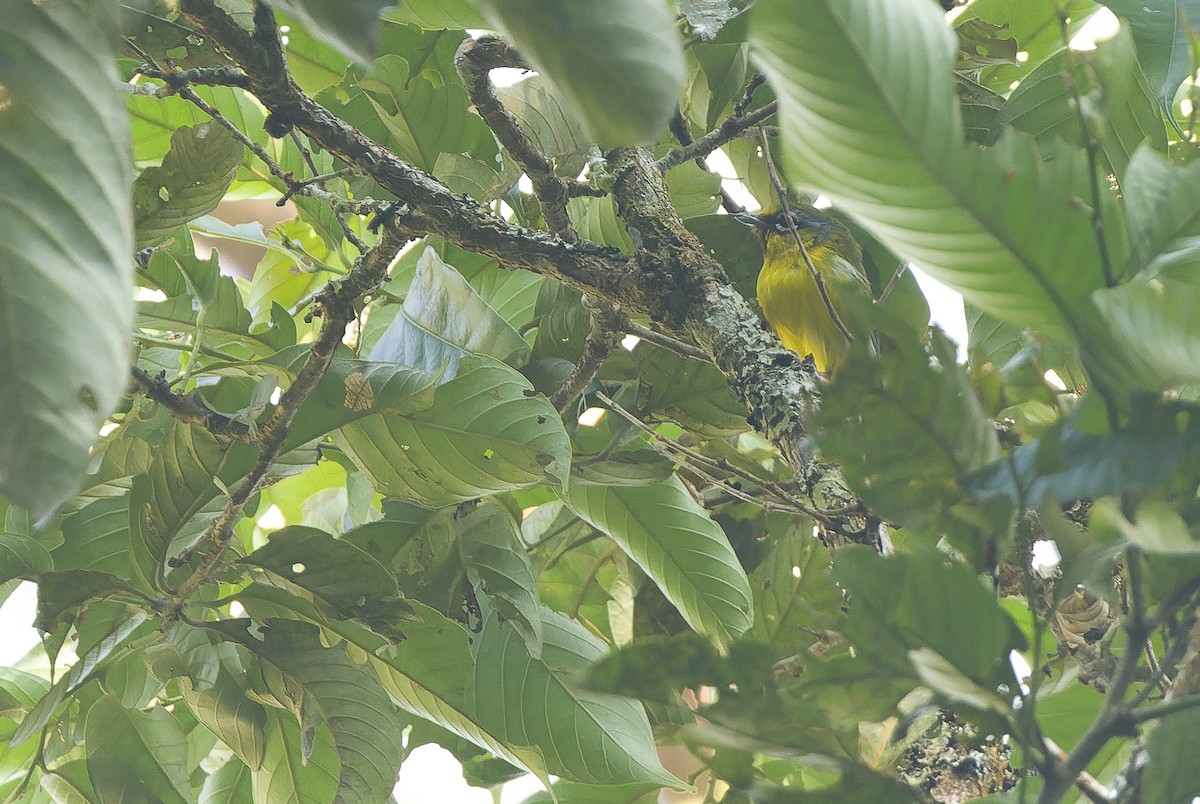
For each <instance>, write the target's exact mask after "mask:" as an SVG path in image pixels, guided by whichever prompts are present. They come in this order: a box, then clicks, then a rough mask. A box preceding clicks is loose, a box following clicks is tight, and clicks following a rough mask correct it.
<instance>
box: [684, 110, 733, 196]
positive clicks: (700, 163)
mask: <svg viewBox="0 0 1200 804" xmlns="http://www.w3.org/2000/svg"><path fill="white" fill-rule="evenodd" d="M668 127H669V128H670V129H671V134H672V135H674V137H675V139H677V140H679V144H680V145H682V146H684V147H687V146H688V145H692V144H693V143H695V142H696V139H695V137H693V136H692V132H691V129H689V128H688V122H687V118H685V117H684V116H683V112H682V111H681V110H680V109H679V108H678V107H676V109H675V114H673V115H671V120H670V121H669V123H668ZM692 161H694V162H695V163H696V166H697V167H698V168H700V169H701V170H703V171H704V172H705V173H709V174H711V175H713V176H716V175H718V174H717V172H716V171H714V170H713V169H712V168H710V167H709V166H708V162H707V161H705V158H704V157H703V156H698V157H696V158H695V159H694V160H692ZM720 194H721V207H722V208H723V209H724V210H725V211H726V212H728V213H730V214H731V215H733V214H737V213H738V212H745V211H746V208H745V207H743V206H742V205H741V204H739V203H738V202H737V201H735V200H734V199H733V196H731V195H730V194H729V193H728V191H726V189H725V188H724V187H723V186H722V187H720Z"/></svg>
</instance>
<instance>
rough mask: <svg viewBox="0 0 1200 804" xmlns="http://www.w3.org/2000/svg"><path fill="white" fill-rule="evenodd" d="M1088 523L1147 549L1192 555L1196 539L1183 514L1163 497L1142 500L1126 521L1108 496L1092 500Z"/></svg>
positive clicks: (1198, 548)
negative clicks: (1132, 517)
mask: <svg viewBox="0 0 1200 804" xmlns="http://www.w3.org/2000/svg"><path fill="white" fill-rule="evenodd" d="M1092 516H1093V517H1094V519H1093V520H1092V522H1091V527H1092V528H1093V529H1094V530H1095V531H1096V533H1097V534H1104V533H1118V534H1120V535H1121V536H1122V537H1124V538H1125V539H1126V540H1127V541H1128V542H1129V543H1130V544H1133V545H1135V546H1136V547H1139V548H1141V549H1142V550H1145V551H1146V552H1148V553H1170V554H1177V555H1178V554H1182V555H1195V554H1197V553H1200V539H1197V538H1196V537H1195V536H1193V535H1192V534H1191V533H1190V532H1189V529H1188V526H1187V523H1186V522H1184V520H1183V517H1181V516H1180V515H1179V513H1178V512H1177V511H1176V510H1175V509H1174V508H1173V507H1172V506H1171V505H1170V503H1167V502H1165V501H1163V500H1146V501H1145V502H1143V503H1142V504H1141V505H1139V506H1138V508H1137V513H1136V514H1135V515H1134V520H1133V521H1132V522H1130V521H1129V520H1128V519H1126V518H1125V515H1124V514H1123V513H1122V512H1121V508H1120V505H1119V504H1118V503H1117V502H1116V501H1115V500H1114V499H1113V498H1111V497H1106V498H1105V499H1102V500H1096V502H1095V504H1094V505H1093V506H1092Z"/></svg>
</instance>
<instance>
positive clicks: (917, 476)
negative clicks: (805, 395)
mask: <svg viewBox="0 0 1200 804" xmlns="http://www.w3.org/2000/svg"><path fill="white" fill-rule="evenodd" d="M893 343H894V346H895V348H892V349H886V350H884V354H882V355H881V356H879V357H878V358H871V357H869V356H868V355H867V354H866V352H865V350H858V349H856V350H855V352H854V354H852V356H851V358H850V360H849V362H848V363H847V364H846V365H845V366H843V367H842V368H841V369H840V370H839V371H838V373H837V375H835V377H834V381H833V382H832V383H831V384H830V386H829V387H828V389H827V390H826V391H825V398H824V401H823V405H822V407H821V411H820V414H819V416H818V419H817V430H818V441H819V443H820V445H821V449H822V451H823V452H824V453H825V454H826V455H827V456H828V457H829V458H831V459H832V460H836V461H837V462H838V463H840V464H841V465H842V471H843V472H844V473H845V476H846V480H847V482H848V483H849V484H850V487H851V488H852V489H854V490H855V491H856V492H858V493H859V494H861V495H862V498H863V500H864V501H865V502H867V503H868V504H869V505H870V506H871V507H872V508H873V509H874V510H875V511H877V512H878V513H879V514H881V515H883V516H885V517H889V518H892V519H893V520H894V521H895V522H897V523H899V524H901V525H904V526H905V527H909V528H914V529H917V530H922V531H927V532H941V531H944V530H950V531H952V532H963V533H966V534H974V533H976V531H977V528H976V526H975V523H973V521H972V520H973V519H974V517H975V516H977V515H978V512H975V511H973V510H972V509H971V506H969V505H968V499H967V493H966V491H965V490H964V488H963V484H964V483H965V481H966V479H967V477H968V476H969V474H970V473H971V472H973V471H975V470H977V469H980V468H981V467H983V466H986V465H987V464H988V463H989V462H990V461H992V460H995V459H996V458H997V457H998V456H999V447H998V444H997V442H996V434H995V428H994V427H993V425H992V423H991V422H990V421H988V420H987V418H986V417H985V416H984V415H983V412H982V411H981V410H980V405H979V401H978V400H977V399H976V398H975V395H974V393H973V392H972V390H971V387H970V385H969V383H968V382H967V377H966V375H965V373H964V372H963V370H962V369H961V368H960V367H959V366H958V365H957V364H956V362H955V348H954V344H953V343H951V342H950V340H949V339H948V338H946V336H945V335H943V334H942V333H941V331H940V330H934V331H933V333H932V337H931V347H932V351H933V359H932V360H931V359H930V356H929V354H927V353H926V352H925V350H924V349H923V348H922V347H921V345H920V344H919V343H916V342H914V341H912V340H910V339H908V338H905V339H903V340H901V341H899V342H893ZM1005 513H1006V512H996V515H997V519H999V520H1003V521H1006V516H1005ZM984 530H987V529H986V528H985V529H984Z"/></svg>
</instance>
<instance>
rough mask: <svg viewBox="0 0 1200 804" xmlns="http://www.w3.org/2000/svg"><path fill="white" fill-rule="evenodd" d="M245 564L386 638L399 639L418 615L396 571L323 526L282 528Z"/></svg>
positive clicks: (249, 557)
mask: <svg viewBox="0 0 1200 804" xmlns="http://www.w3.org/2000/svg"><path fill="white" fill-rule="evenodd" d="M240 563H244V564H250V565H253V566H256V567H262V568H263V569H268V570H270V571H271V572H273V573H274V574H276V575H278V576H279V577H281V578H285V579H286V580H288V581H290V582H291V583H294V584H296V585H297V586H299V587H301V588H303V589H307V590H308V591H309V592H312V593H313V594H314V595H315V596H316V597H318V598H320V599H321V600H324V601H325V602H327V603H329V604H330V605H331V606H333V608H334V610H335V611H337V612H338V613H339V614H341V615H342V616H344V617H355V618H357V619H359V620H362V621H363V622H364V623H367V624H368V625H370V626H371V627H372V628H373V629H374V630H376V631H378V632H379V633H381V634H384V635H387V634H389V633H394V634H397V635H398V634H399V632H398V627H399V621H400V620H403V619H408V618H410V617H412V616H413V610H412V608H411V607H410V606H409V604H408V603H407V602H406V601H404V600H403V599H402V597H401V595H400V588H399V587H398V586H397V585H396V578H395V576H394V575H393V574H392V573H390V572H388V570H387V569H385V568H384V566H383V565H382V564H380V563H379V562H378V561H376V560H375V559H374V558H373V557H371V556H370V555H368V554H367V553H366V552H364V551H363V550H360V549H359V548H358V547H356V546H354V545H353V544H351V543H350V542H347V541H344V540H342V539H335V538H334V537H333V536H331V535H329V534H328V533H326V532H325V531H323V530H318V529H317V528H310V527H305V526H303V525H293V526H291V527H286V528H282V529H280V530H277V531H275V532H274V533H272V534H271V537H270V540H269V541H268V542H267V543H266V544H265V545H263V546H262V547H260V548H258V549H257V550H255V551H254V552H253V553H251V554H250V555H248V556H246V557H245V558H243V559H241V562H240ZM398 638H399V636H398Z"/></svg>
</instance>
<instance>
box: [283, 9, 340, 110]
mask: <svg viewBox="0 0 1200 804" xmlns="http://www.w3.org/2000/svg"><path fill="white" fill-rule="evenodd" d="M284 52H285V53H286V54H287V65H288V72H289V73H291V74H292V78H293V79H295V81H296V84H297V85H298V86H299V87H300V88H301V89H303V90H304V91H305V92H307V93H308V94H310V95H315V94H316V93H318V92H320V91H321V90H322V89H325V88H326V87H328V86H332V85H333V84H336V83H338V82H339V81H341V80H342V76H343V75H344V74H345V72H346V67H347V60H346V57H345V56H343V55H342V54H341V53H340V52H339V51H338V50H337V49H336V48H334V47H332V46H331V45H329V44H327V43H326V42H325V41H324V40H322V39H318V38H317V37H316V36H313V35H312V34H310V33H309V32H308V29H307V28H305V27H304V26H301V25H296V26H293V27H292V28H291V30H289V31H288V35H287V42H286V44H285V45H284Z"/></svg>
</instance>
